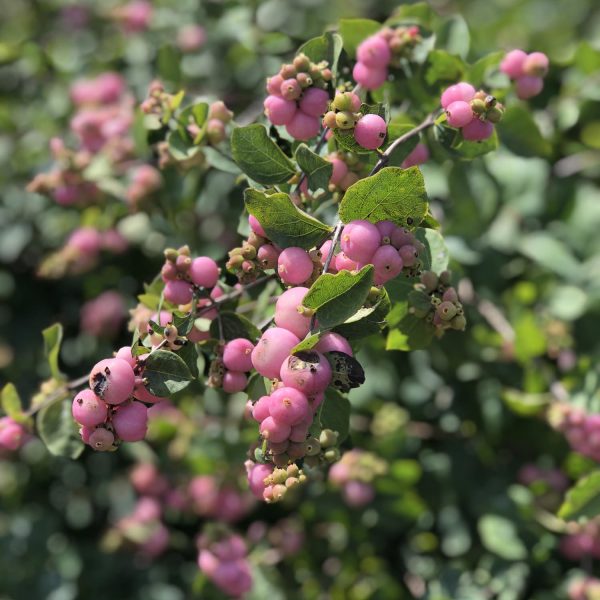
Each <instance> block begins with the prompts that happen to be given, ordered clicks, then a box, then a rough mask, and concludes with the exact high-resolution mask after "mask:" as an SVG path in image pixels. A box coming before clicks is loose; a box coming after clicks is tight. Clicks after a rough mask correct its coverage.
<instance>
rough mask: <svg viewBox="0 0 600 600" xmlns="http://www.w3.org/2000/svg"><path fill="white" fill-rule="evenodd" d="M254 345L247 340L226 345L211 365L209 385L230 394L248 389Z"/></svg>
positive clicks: (241, 339) (234, 341)
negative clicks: (248, 375) (220, 388)
mask: <svg viewBox="0 0 600 600" xmlns="http://www.w3.org/2000/svg"><path fill="white" fill-rule="evenodd" d="M253 350H254V344H253V343H252V342H251V341H250V340H248V339H246V338H235V339H233V340H231V341H229V342H227V343H226V344H225V346H224V347H223V348H222V355H221V356H220V357H218V358H217V360H215V361H214V362H213V364H212V365H211V369H210V377H209V379H208V385H209V386H211V387H222V388H223V391H225V392H227V393H228V394H235V393H236V392H242V391H244V390H245V389H246V385H247V384H248V377H247V375H246V373H249V372H250V371H251V370H252V359H251V356H252V351H253Z"/></svg>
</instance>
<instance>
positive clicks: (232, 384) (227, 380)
mask: <svg viewBox="0 0 600 600" xmlns="http://www.w3.org/2000/svg"><path fill="white" fill-rule="evenodd" d="M247 385H248V378H247V377H246V375H245V374H244V373H241V372H240V371H227V372H226V373H225V375H223V391H224V392H226V393H227V394H235V393H236V392H243V391H244V390H245V389H246V386H247Z"/></svg>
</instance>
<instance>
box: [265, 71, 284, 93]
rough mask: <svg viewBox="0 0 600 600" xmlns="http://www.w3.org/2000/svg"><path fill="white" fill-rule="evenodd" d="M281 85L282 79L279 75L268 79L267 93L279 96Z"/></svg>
mask: <svg viewBox="0 0 600 600" xmlns="http://www.w3.org/2000/svg"><path fill="white" fill-rule="evenodd" d="M282 83H283V77H282V76H281V75H279V74H277V75H273V77H269V79H268V80H267V92H269V94H271V95H273V96H280V95H281V84H282Z"/></svg>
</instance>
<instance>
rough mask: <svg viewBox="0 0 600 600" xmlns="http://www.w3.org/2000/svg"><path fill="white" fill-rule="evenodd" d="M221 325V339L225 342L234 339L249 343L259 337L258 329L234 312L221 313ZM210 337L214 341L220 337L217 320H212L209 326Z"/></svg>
mask: <svg viewBox="0 0 600 600" xmlns="http://www.w3.org/2000/svg"><path fill="white" fill-rule="evenodd" d="M221 325H222V327H223V338H224V339H225V341H226V342H228V341H230V340H234V339H236V338H246V339H247V340H250V341H251V342H256V340H257V339H258V338H259V337H260V336H261V331H260V329H259V328H258V327H257V326H256V325H254V323H252V321H250V320H248V319H247V318H246V317H244V316H242V315H238V314H237V313H234V312H228V311H224V312H222V313H221ZM210 335H211V337H213V338H215V339H216V340H218V339H219V337H220V331H219V320H218V319H213V321H212V323H211V324H210Z"/></svg>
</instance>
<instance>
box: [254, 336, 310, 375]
mask: <svg viewBox="0 0 600 600" xmlns="http://www.w3.org/2000/svg"><path fill="white" fill-rule="evenodd" d="M299 343H300V338H298V337H297V336H295V335H294V334H293V333H292V332H291V331H288V330H287V329H283V328H281V327H271V328H270V329H267V330H266V331H265V332H264V333H263V335H262V337H261V338H260V340H258V343H257V344H256V347H255V348H254V350H253V351H252V365H253V366H254V368H255V369H256V370H257V371H258V372H259V373H260V374H261V375H262V376H263V377H269V378H270V379H274V378H276V377H279V371H280V370H281V365H282V364H283V361H284V360H285V359H286V358H287V357H288V356H289V355H290V353H291V350H292V348H293V347H294V346H296V345H297V344H299Z"/></svg>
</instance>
